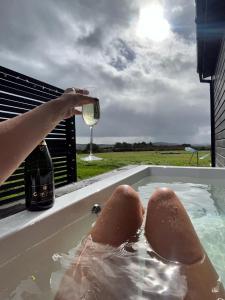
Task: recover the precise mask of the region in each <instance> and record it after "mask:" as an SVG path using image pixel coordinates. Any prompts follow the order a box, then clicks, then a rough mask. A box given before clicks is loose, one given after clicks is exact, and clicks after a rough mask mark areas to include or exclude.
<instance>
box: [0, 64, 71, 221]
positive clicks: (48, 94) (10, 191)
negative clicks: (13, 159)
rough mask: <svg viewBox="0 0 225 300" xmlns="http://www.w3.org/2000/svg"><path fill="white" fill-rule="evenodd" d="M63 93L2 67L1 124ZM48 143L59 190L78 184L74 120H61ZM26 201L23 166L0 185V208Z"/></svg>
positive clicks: (0, 73) (0, 87)
mask: <svg viewBox="0 0 225 300" xmlns="http://www.w3.org/2000/svg"><path fill="white" fill-rule="evenodd" d="M62 93H63V90H62V89H60V88H57V87H55V86H52V85H50V84H47V83H45V82H42V81H39V80H37V79H34V78H31V77H28V76H26V75H23V74H20V73H18V72H15V71H12V70H9V69H7V68H4V67H1V66H0V122H2V121H4V120H7V119H9V118H12V117H15V116H17V115H18V114H22V113H25V112H27V111H29V110H31V109H33V108H35V107H36V106H39V105H41V104H42V103H45V102H47V101H49V100H51V99H54V98H56V97H58V96H60V95H61V94H62ZM46 142H47V145H48V148H49V151H50V154H51V156H52V159H53V165H54V177H55V185H56V187H60V186H63V185H66V184H68V183H71V182H75V181H76V179H77V175H76V137H75V118H74V117H73V118H70V119H67V120H63V121H61V122H60V123H59V124H58V125H57V126H56V128H55V129H54V130H53V131H52V132H51V133H49V134H48V136H47V137H46ZM23 198H24V163H22V164H21V166H20V167H19V168H18V169H17V170H16V171H15V172H14V173H13V174H12V175H11V176H10V178H9V179H8V180H7V181H6V182H5V183H3V184H2V185H1V186H0V205H3V204H9V203H15V204H16V203H18V201H19V200H21V199H23ZM21 202H23V201H20V203H21ZM0 217H1V211H0Z"/></svg>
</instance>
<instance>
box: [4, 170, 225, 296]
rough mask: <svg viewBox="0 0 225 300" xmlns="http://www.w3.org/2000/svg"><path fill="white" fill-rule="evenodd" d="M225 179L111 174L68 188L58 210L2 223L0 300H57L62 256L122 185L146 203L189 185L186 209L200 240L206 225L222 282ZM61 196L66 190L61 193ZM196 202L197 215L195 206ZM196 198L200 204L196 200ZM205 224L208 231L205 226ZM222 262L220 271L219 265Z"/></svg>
mask: <svg viewBox="0 0 225 300" xmlns="http://www.w3.org/2000/svg"><path fill="white" fill-rule="evenodd" d="M224 178H225V170H224V169H219V168H187V167H163V166H161V167H158V166H145V165H141V166H134V167H131V168H128V169H125V170H120V171H117V172H113V173H111V176H106V178H104V177H103V179H101V180H99V181H97V182H93V183H90V184H89V185H88V186H85V187H82V188H80V189H78V190H74V189H75V188H76V185H72V186H70V188H69V189H68V188H67V191H68V190H69V191H70V192H69V193H67V194H64V195H61V196H60V197H58V198H57V199H56V203H55V205H54V207H52V208H51V209H49V210H47V211H43V212H28V211H23V212H20V213H18V214H16V215H13V216H10V217H8V218H5V219H3V220H1V221H0V243H1V245H0V249H1V250H0V253H1V255H0V268H1V271H0V299H1V300H6V299H13V300H20V299H42V300H45V299H46V300H47V299H48V300H49V299H53V298H54V288H55V283H54V276H53V275H55V274H56V273H57V270H58V269H59V268H60V266H59V260H58V258H59V257H60V255H61V253H68V252H69V251H70V253H71V252H73V249H74V248H75V246H76V245H77V244H78V243H79V242H80V241H81V239H82V238H83V237H84V236H86V235H87V233H88V232H89V230H90V228H91V226H92V224H93V223H94V222H95V220H96V217H97V216H96V214H93V213H92V212H91V209H92V207H93V205H94V204H95V203H98V204H100V205H101V206H104V202H105V200H106V199H107V198H108V197H109V196H110V195H111V193H112V191H113V190H114V188H115V187H116V186H117V185H119V184H130V185H133V187H134V188H135V189H136V190H137V191H139V193H140V196H141V198H142V199H143V201H144V205H146V204H147V199H148V198H149V196H150V194H151V192H152V190H153V189H154V188H155V187H157V186H162V185H163V186H165V185H167V186H170V187H172V188H174V189H175V191H176V192H177V193H178V195H179V196H180V197H181V198H182V196H183V197H184V198H185V195H183V194H179V193H181V190H182V188H183V186H184V185H185V184H189V186H188V191H189V194H188V197H189V198H188V199H187V203H186V204H185V203H184V205H187V206H191V208H190V211H189V214H190V215H191V218H192V221H193V223H194V226H195V227H196V230H197V232H198V234H199V235H200V238H202V237H201V232H199V227H201V225H202V224H203V221H204V230H205V232H206V235H208V236H209V237H207V239H206V240H202V242H203V244H204V246H205V247H206V248H207V249H206V251H207V252H208V254H209V256H210V258H211V259H212V261H213V263H214V264H215V267H216V268H217V271H218V272H219V274H220V275H221V277H222V280H224V277H223V276H224V275H223V274H221V269H225V265H224V262H225V249H224V247H225V246H224V245H225V233H224V235H223V232H224V231H221V230H222V227H225V226H224V225H225V217H224V214H225V200H224V199H225V198H224V195H225V184H224V181H225V179H224ZM197 187H199V188H200V190H204V193H205V192H207V193H208V194H207V200H205V199H206V198H204V197H202V196H201V195H200V194H198V193H199V191H200V190H198V189H197ZM190 191H191V192H190ZM59 193H60V192H59ZM63 193H65V189H64V190H63V189H62V190H61V194H63ZM193 198H195V204H194V205H195V209H194V216H192V214H193V211H192V204H193V203H191V201H192V200H191V199H193ZM198 198H199V202H198V201H197V200H196V199H198ZM203 202H204V203H203ZM190 203H191V205H189V204H190ZM198 205H199V208H198ZM209 206H210V207H209ZM212 206H213V208H212ZM196 207H197V209H196ZM186 208H187V209H188V207H186ZM206 216H207V218H206ZM195 217H196V218H195ZM215 217H216V218H215ZM218 217H219V219H218ZM218 222H219V224H218ZM215 224H216V226H218V228H221V230H220V232H215V230H214V231H211V229H212V227H213V226H214V225H215ZM207 225H208V230H207V228H205V226H207ZM214 227H215V226H214ZM223 230H224V229H223ZM210 232H211V238H212V242H210ZM219 235H220V237H219ZM204 238H205V235H204ZM218 239H219V240H220V242H221V249H220V250H221V251H218V249H217V250H216V251H217V252H218V253H214V252H215V250H214V248H215V245H212V243H213V244H215V243H214V240H218ZM223 241H224V242H223ZM210 243H211V244H210ZM213 247H214V248H213ZM218 247H220V245H219V246H218ZM211 248H212V249H211ZM218 261H219V262H220V266H221V269H220V267H218V266H217V264H218ZM218 268H219V269H218Z"/></svg>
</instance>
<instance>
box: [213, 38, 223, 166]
mask: <svg viewBox="0 0 225 300" xmlns="http://www.w3.org/2000/svg"><path fill="white" fill-rule="evenodd" d="M214 101H215V102H214V104H215V106H214V110H215V156H216V166H217V167H225V39H224V40H223V43H222V46H221V50H220V55H219V59H218V63H217V68H216V73H215V80H214Z"/></svg>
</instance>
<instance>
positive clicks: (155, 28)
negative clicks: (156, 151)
mask: <svg viewBox="0 0 225 300" xmlns="http://www.w3.org/2000/svg"><path fill="white" fill-rule="evenodd" d="M194 20H195V6H194V0H189V1H187V0H161V1H160V0H132V1H130V0H113V1H112V0H63V1H62V0H45V1H37V0H20V1H18V0H10V1H8V0H1V2H0V28H1V29H0V41H1V43H0V64H1V65H3V66H5V67H8V68H11V69H14V70H16V71H18V72H21V73H24V74H26V75H29V76H32V77H35V78H37V79H40V80H43V81H46V82H48V83H51V84H53V85H56V86H58V87H61V88H66V87H71V86H76V87H89V86H90V87H94V92H95V94H96V95H97V96H98V97H99V98H100V103H101V112H102V114H101V120H100V121H99V123H98V125H97V126H96V128H95V129H94V135H95V142H97V143H98V142H99V143H110V142H116V141H129V142H133V141H143V140H145V141H153V142H156V141H165V142H181V143H184V142H191V143H208V142H209V141H210V123H209V91H208V86H207V85H205V84H200V83H199V80H198V76H197V73H196V40H195V22H194ZM88 135H89V130H88V127H87V126H86V125H85V124H84V123H83V120H82V119H81V118H79V120H78V118H77V136H78V142H87V140H88V138H87V137H88Z"/></svg>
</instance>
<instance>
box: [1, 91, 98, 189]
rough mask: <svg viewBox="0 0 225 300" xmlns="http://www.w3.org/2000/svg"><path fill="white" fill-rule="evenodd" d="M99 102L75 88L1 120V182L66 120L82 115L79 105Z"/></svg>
mask: <svg viewBox="0 0 225 300" xmlns="http://www.w3.org/2000/svg"><path fill="white" fill-rule="evenodd" d="M93 102H95V99H94V98H91V97H89V96H86V95H81V94H75V92H74V90H73V89H67V90H66V92H65V93H64V94H63V95H62V96H60V97H59V98H57V99H54V100H51V101H49V102H47V103H45V104H42V105H40V106H38V107H37V108H35V109H33V110H31V111H29V112H26V113H24V114H22V115H19V116H17V117H15V118H12V119H9V120H6V121H3V122H1V123H0V184H1V183H2V182H3V181H5V180H6V179H7V178H8V177H9V176H10V175H11V174H12V173H13V172H14V171H15V170H16V168H17V167H18V166H19V165H20V164H21V163H22V162H23V160H24V159H25V158H26V157H27V156H28V155H29V154H30V152H31V151H32V150H33V149H34V148H35V147H36V146H37V145H38V144H39V143H40V142H41V141H42V140H43V139H44V138H45V136H46V135H47V134H48V133H49V132H50V131H52V130H53V129H54V128H55V126H56V125H57V124H58V123H59V122H60V121H61V120H63V119H65V118H68V117H72V116H73V115H74V114H80V112H79V111H77V110H76V109H75V107H79V106H82V105H83V104H87V103H93Z"/></svg>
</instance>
